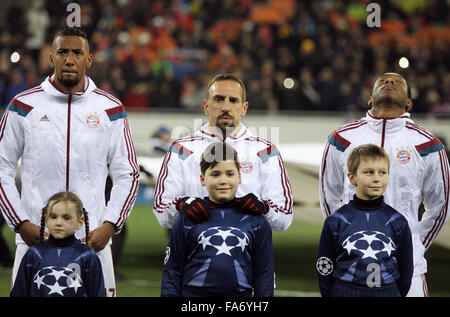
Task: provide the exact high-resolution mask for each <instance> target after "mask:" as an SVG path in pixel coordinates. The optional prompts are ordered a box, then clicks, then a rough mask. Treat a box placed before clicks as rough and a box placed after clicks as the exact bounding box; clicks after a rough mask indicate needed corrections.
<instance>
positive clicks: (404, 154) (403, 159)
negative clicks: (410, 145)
mask: <svg viewBox="0 0 450 317" xmlns="http://www.w3.org/2000/svg"><path fill="white" fill-rule="evenodd" d="M410 160H411V154H409V151H408V150H407V149H406V150H405V149H402V150H400V151H398V152H397V161H398V162H399V163H400V164H407V163H409V161H410Z"/></svg>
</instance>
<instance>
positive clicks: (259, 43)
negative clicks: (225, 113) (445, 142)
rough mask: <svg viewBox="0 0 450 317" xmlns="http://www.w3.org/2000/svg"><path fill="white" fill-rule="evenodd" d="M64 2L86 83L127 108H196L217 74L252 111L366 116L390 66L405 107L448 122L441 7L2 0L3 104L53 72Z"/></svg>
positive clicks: (444, 4)
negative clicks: (85, 63) (231, 79)
mask: <svg viewBox="0 0 450 317" xmlns="http://www.w3.org/2000/svg"><path fill="white" fill-rule="evenodd" d="M71 2H76V3H78V4H80V7H81V23H82V27H83V28H84V29H85V30H86V31H87V33H88V36H89V38H90V44H91V51H92V52H93V53H94V64H93V67H92V68H91V69H89V70H88V74H89V76H91V77H92V78H93V79H94V81H95V82H96V84H97V86H99V87H100V88H101V89H104V90H106V91H108V92H110V93H112V94H113V95H115V96H117V97H118V98H120V99H121V100H122V101H123V102H124V104H125V106H126V107H127V108H128V109H130V110H131V111H133V110H134V111H139V110H140V111H151V110H155V109H170V108H178V109H179V110H182V109H185V110H186V111H200V110H201V102H202V99H203V98H204V96H205V93H206V87H205V86H206V84H207V81H208V80H209V79H210V78H211V77H212V76H213V75H215V74H216V73H219V72H233V73H237V74H238V75H240V76H241V77H242V78H243V79H244V81H245V83H246V87H247V95H248V98H247V99H248V101H249V103H250V107H251V109H253V110H255V109H257V110H259V111H261V112H262V113H269V114H275V113H277V112H282V111H298V110H303V111H346V112H351V111H364V110H365V109H366V108H367V97H368V96H369V95H370V92H371V87H372V85H373V80H374V78H375V77H376V76H377V75H379V74H382V73H383V72H387V71H396V72H399V73H401V74H403V75H404V76H405V78H406V79H407V81H408V83H409V85H410V88H411V91H412V97H413V101H414V107H413V109H412V111H413V112H416V113H417V112H418V113H427V114H432V115H447V116H449V115H450V104H449V100H450V99H449V96H450V74H449V66H450V65H449V64H450V59H449V56H450V54H449V53H450V52H449V44H450V23H449V22H450V15H449V14H448V12H449V8H448V1H446V0H429V1H427V0H409V1H402V0H390V1H386V0H383V1H364V0H356V1H344V0H341V1H339V0H338V1H331V0H319V1H294V0H261V1H258V0H192V1H188V0H172V1H168V0H153V1H146V0H145V1H144V0H95V1H93V0H89V1H88V0H84V1H70V0H59V1H56V0H33V1H14V2H13V1H6V2H4V3H3V4H2V6H3V15H4V16H3V22H2V24H3V27H2V28H1V29H0V98H1V99H0V102H1V105H2V106H5V105H7V103H8V102H9V100H10V99H11V98H13V97H14V96H15V95H16V94H17V93H19V92H21V91H23V90H25V89H28V88H30V87H33V86H35V85H38V84H39V83H40V82H41V81H42V80H43V79H44V78H45V77H46V76H47V75H48V74H49V73H51V67H50V65H49V62H48V55H49V53H50V50H51V39H52V37H53V34H54V32H55V30H56V29H58V28H60V27H62V26H64V25H65V24H66V19H67V16H68V14H70V12H67V11H66V8H67V5H68V4H69V3H71ZM370 2H378V3H380V6H381V28H376V27H372V28H371V27H368V26H367V23H366V18H367V16H368V15H369V14H370V12H367V11H366V8H367V5H368V4H369V3H370ZM13 52H18V54H19V56H20V60H19V61H18V62H16V63H13V62H12V61H11V60H13V59H14V58H12V54H13ZM401 57H406V58H407V60H408V61H409V67H408V68H400V67H399V64H398V61H399V59H400V58H401ZM15 59H17V55H15ZM253 110H252V111H253Z"/></svg>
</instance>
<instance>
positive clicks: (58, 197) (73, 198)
mask: <svg viewBox="0 0 450 317" xmlns="http://www.w3.org/2000/svg"><path fill="white" fill-rule="evenodd" d="M61 201H70V202H73V203H74V204H75V206H76V209H77V213H78V216H79V217H82V216H83V217H84V227H85V228H86V244H87V245H89V218H88V213H87V211H86V209H84V207H83V203H82V202H81V199H80V198H79V197H78V196H77V195H75V194H74V193H72V192H59V193H56V194H54V195H53V196H52V197H50V198H49V199H48V201H47V204H46V205H45V207H44V208H42V216H41V242H42V241H44V230H45V219H46V218H47V215H48V212H49V209H48V208H49V205H50V202H54V203H53V204H52V207H53V206H54V205H55V204H56V203H59V202H61Z"/></svg>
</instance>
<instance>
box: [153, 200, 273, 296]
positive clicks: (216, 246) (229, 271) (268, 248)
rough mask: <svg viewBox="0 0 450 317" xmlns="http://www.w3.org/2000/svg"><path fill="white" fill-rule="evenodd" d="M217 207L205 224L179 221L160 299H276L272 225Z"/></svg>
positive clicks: (168, 252)
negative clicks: (239, 297) (200, 297)
mask: <svg viewBox="0 0 450 317" xmlns="http://www.w3.org/2000/svg"><path fill="white" fill-rule="evenodd" d="M205 199H207V198H205ZM211 204H213V203H212V202H211ZM214 205H215V206H216V209H212V210H211V218H210V219H209V220H208V221H206V222H203V223H200V224H196V223H194V222H193V221H191V220H190V219H189V218H187V217H184V216H182V215H179V216H178V217H177V219H176V220H175V223H174V225H173V227H172V231H171V236H170V240H169V245H168V247H167V249H166V258H165V260H164V263H165V264H164V269H163V277H162V285H161V296H183V297H196V296H224V295H227V296H258V297H271V296H273V289H274V260H273V246H272V231H271V228H270V225H269V223H268V222H267V220H266V219H265V217H264V216H263V215H259V216H255V215H247V214H244V213H240V212H238V211H236V210H235V209H234V208H233V203H232V202H229V203H225V204H221V205H219V204H214Z"/></svg>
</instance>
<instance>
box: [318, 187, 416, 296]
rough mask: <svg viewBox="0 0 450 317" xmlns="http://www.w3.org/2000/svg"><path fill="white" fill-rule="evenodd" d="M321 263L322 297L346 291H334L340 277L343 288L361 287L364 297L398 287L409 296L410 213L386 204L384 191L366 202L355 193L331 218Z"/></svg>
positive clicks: (327, 222) (322, 240) (324, 231)
mask: <svg viewBox="0 0 450 317" xmlns="http://www.w3.org/2000/svg"><path fill="white" fill-rule="evenodd" d="M316 267H317V271H318V278H319V287H320V292H321V294H322V296H335V295H338V296H341V295H339V294H333V286H334V285H335V284H336V282H337V283H338V284H339V286H340V287H339V288H342V285H346V286H348V287H349V288H352V287H356V289H359V290H360V293H361V294H360V296H383V295H377V292H378V293H379V294H388V293H386V292H385V293H383V291H384V290H386V289H392V288H393V287H396V288H397V289H398V292H397V294H399V295H400V296H406V294H407V293H408V290H409V288H410V286H411V278H412V274H413V246H412V238H411V231H410V228H409V225H408V222H407V220H406V218H405V217H404V216H402V215H401V214H400V213H398V212H397V211H395V210H394V209H393V208H392V207H390V206H389V205H387V204H386V203H384V201H383V196H381V197H379V198H378V199H376V200H373V201H365V200H361V199H359V198H358V197H356V195H355V196H354V198H353V200H351V201H350V202H349V203H348V204H346V205H344V206H342V207H341V208H339V209H338V210H337V211H336V212H335V213H334V214H332V215H331V216H329V217H328V218H326V220H325V223H324V226H323V229H322V235H321V237H320V245H319V255H318V260H317V263H316ZM369 290H370V293H368V292H367V291H369ZM369 294H370V295H369ZM343 296H346V295H343ZM355 296H357V295H355ZM386 296H390V295H386ZM397 296H398V295H397Z"/></svg>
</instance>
